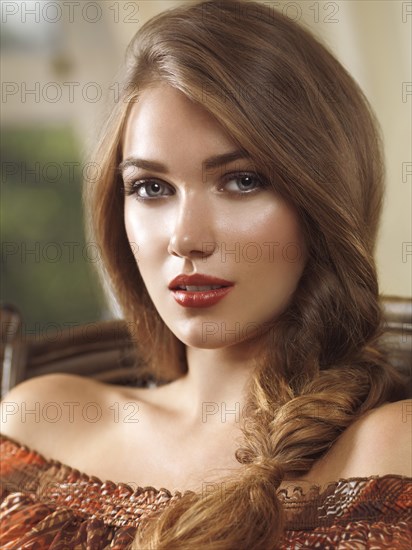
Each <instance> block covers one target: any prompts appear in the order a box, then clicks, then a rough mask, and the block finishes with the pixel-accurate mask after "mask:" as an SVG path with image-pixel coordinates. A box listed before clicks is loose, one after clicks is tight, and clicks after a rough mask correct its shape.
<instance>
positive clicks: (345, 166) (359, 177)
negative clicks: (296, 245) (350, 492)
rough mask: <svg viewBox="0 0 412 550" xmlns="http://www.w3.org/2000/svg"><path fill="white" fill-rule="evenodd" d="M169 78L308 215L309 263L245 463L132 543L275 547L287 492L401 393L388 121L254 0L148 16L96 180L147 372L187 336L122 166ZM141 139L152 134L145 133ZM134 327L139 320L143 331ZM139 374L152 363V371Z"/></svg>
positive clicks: (93, 223)
mask: <svg viewBox="0 0 412 550" xmlns="http://www.w3.org/2000/svg"><path fill="white" fill-rule="evenodd" d="M156 82H162V83H166V84H168V85H170V86H173V87H174V88H176V89H178V90H180V91H181V92H182V93H183V94H185V96H186V97H187V98H189V99H190V100H192V101H194V102H196V103H198V104H200V105H202V106H203V107H204V108H205V109H207V111H208V112H209V113H210V114H211V115H212V116H213V117H215V119H216V120H218V121H219V123H221V124H222V126H223V127H224V128H225V129H226V130H227V131H228V133H229V135H230V136H231V137H232V139H233V140H234V141H235V142H236V143H237V144H239V146H240V147H241V148H242V149H244V150H245V151H247V152H248V155H249V156H250V158H251V159H252V160H253V162H254V164H255V165H256V166H257V167H258V168H259V172H260V173H262V174H264V175H265V177H266V179H267V180H268V181H269V182H270V184H271V185H273V187H274V188H275V190H276V191H277V193H280V195H281V196H282V197H284V198H285V200H287V201H288V202H289V203H290V204H292V205H293V206H294V207H295V208H296V209H297V212H298V214H299V216H300V221H301V224H302V227H303V230H304V235H305V240H306V243H307V246H308V251H309V259H308V261H307V264H306V266H305V269H304V271H303V274H302V277H301V279H300V281H299V284H298V287H297V289H296V291H295V292H294V294H293V296H292V298H291V300H290V303H289V304H288V307H287V308H286V310H285V311H284V312H283V313H282V314H281V315H280V316H279V317H278V318H277V319H276V320H273V323H272V325H270V327H269V328H268V330H267V333H266V339H265V346H264V347H263V348H262V353H261V355H260V356H259V358H258V360H257V363H256V365H257V366H256V369H255V370H254V371H253V376H252V379H251V384H250V391H249V395H248V402H247V411H248V412H247V418H246V420H245V422H244V424H243V425H242V434H243V440H242V445H241V446H240V447H239V448H238V449H237V451H236V459H237V461H238V462H239V463H241V464H242V467H240V468H239V469H238V470H237V471H236V474H234V475H233V476H229V477H228V478H227V479H225V491H224V496H223V498H222V490H221V487H220V486H216V487H215V489H214V490H213V489H211V488H209V490H208V491H207V494H204V493H202V494H201V493H200V492H199V493H197V492H195V491H191V492H187V493H185V494H184V495H183V496H182V498H181V499H179V500H177V501H176V502H175V503H174V504H173V505H171V506H170V507H169V508H166V509H165V510H163V511H161V512H159V513H158V514H155V515H154V516H152V518H151V519H150V520H148V521H146V522H145V523H143V524H142V525H141V526H140V527H139V529H138V531H137V535H136V539H135V542H134V545H135V546H134V547H135V548H141V549H143V548H144V549H148V548H152V549H156V550H166V549H168V550H170V549H172V548H176V549H179V550H188V549H199V548H201V549H202V550H233V549H234V548H236V549H251V548H253V549H254V550H270V549H274V548H277V547H278V545H279V543H280V542H279V541H280V540H281V537H282V531H283V528H284V519H283V513H282V506H281V503H280V500H279V498H278V494H277V489H278V487H279V485H280V483H281V482H282V480H283V479H288V478H293V477H296V476H299V475H303V474H304V473H306V472H308V471H309V470H310V469H311V467H312V465H313V464H314V463H315V462H316V461H317V460H318V459H319V458H320V457H322V455H324V453H325V452H326V451H327V450H328V449H329V448H330V447H331V446H332V445H333V443H334V442H335V441H336V440H337V438H338V437H339V435H340V434H341V433H342V432H343V431H344V430H345V429H346V428H347V427H348V426H349V425H350V424H352V423H353V422H354V421H355V420H356V419H357V418H359V417H360V416H361V415H362V414H364V413H365V412H366V411H368V410H370V409H372V408H374V407H377V406H379V405H381V404H382V403H384V402H386V401H395V400H397V399H399V398H401V397H402V385H403V380H402V379H401V376H400V374H398V372H397V371H396V370H395V369H394V368H393V367H392V366H391V365H390V363H389V362H388V360H387V357H386V355H385V352H384V351H383V350H382V349H381V347H380V345H379V338H380V336H381V334H382V332H383V330H384V328H383V320H382V311H381V305H380V300H379V289H378V283H377V274H376V266H375V262H374V248H375V241H376V235H377V231H378V226H379V218H380V213H381V208H382V202H383V194H384V166H383V160H382V145H381V137H380V132H379V127H378V124H377V121H376V119H375V116H374V114H373V112H372V110H371V108H370V105H369V103H368V101H367V99H366V98H365V96H364V94H363V92H362V91H361V89H360V87H359V86H358V85H357V84H356V82H355V81H354V79H353V78H352V77H351V76H350V75H349V74H348V72H347V71H346V70H345V69H344V68H343V66H342V65H341V64H340V63H339V62H338V61H337V59H336V58H335V57H334V56H333V55H332V54H331V53H330V52H329V51H328V50H327V49H326V48H325V46H323V45H322V44H321V43H320V42H319V41H318V40H317V39H316V38H315V37H314V36H312V34H311V33H310V32H309V31H308V30H306V29H305V28H304V27H303V26H302V25H301V24H298V23H296V22H294V21H292V20H290V19H289V18H288V17H286V16H283V15H282V14H281V13H280V12H278V11H277V10H275V9H273V8H271V7H270V6H268V5H265V4H263V3H258V2H248V1H243V0H222V1H220V0H217V1H206V2H200V3H199V2H197V3H186V4H184V5H182V6H179V7H177V8H173V9H169V10H167V11H165V12H162V13H160V14H159V15H157V16H156V17H154V18H152V19H150V20H149V21H148V22H146V23H145V24H144V25H143V26H142V27H141V28H140V29H139V30H138V32H137V33H136V35H135V36H134V37H133V39H132V41H131V43H130V44H129V47H128V49H127V53H126V62H125V65H124V70H123V74H122V86H121V94H122V95H121V97H120V100H119V102H118V103H117V104H116V105H115V108H114V109H113V110H112V112H111V114H110V116H109V117H108V120H107V123H106V124H105V126H104V128H103V131H102V135H101V139H100V140H99V143H98V145H97V148H96V152H95V159H96V160H97V162H98V163H99V165H100V178H99V181H98V182H97V184H96V183H94V184H93V185H90V186H85V195H84V196H85V206H86V214H87V217H86V219H87V228H88V233H89V237H90V238H92V239H93V240H94V241H95V242H96V243H97V244H98V245H99V247H100V250H101V256H102V260H103V261H102V263H101V265H100V267H101V273H102V276H103V279H104V281H106V283H107V284H108V285H109V286H110V288H111V290H112V292H113V294H114V295H115V296H116V299H117V301H118V303H119V305H120V307H121V309H122V311H123V314H124V318H125V319H126V320H127V321H128V322H130V323H133V327H134V333H135V334H136V333H137V334H138V341H137V343H136V345H137V346H138V352H139V354H140V356H141V357H142V358H143V360H144V365H145V367H144V368H145V369H146V370H147V371H148V372H151V373H153V375H154V376H156V378H157V379H158V380H159V381H160V380H161V381H163V382H168V381H171V380H174V379H176V378H178V377H179V376H182V375H183V374H184V373H185V372H186V370H187V363H186V359H185V348H184V345H183V343H182V342H180V341H179V340H178V339H177V337H176V336H175V335H174V334H173V333H172V332H171V331H170V329H169V328H168V327H167V326H166V325H165V323H164V322H163V320H162V319H161V318H160V316H159V314H158V313H157V311H156V309H155V307H154V305H153V303H152V301H151V299H150V297H149V295H148V293H147V291H146V288H145V285H144V283H143V281H142V278H141V276H140V274H139V269H138V264H137V263H136V260H135V257H134V255H133V252H132V249H131V245H130V243H129V242H128V239H127V236H126V231H125V225H124V213H123V209H124V191H123V182H122V178H121V175H120V173H119V171H118V168H117V167H118V165H119V163H120V162H121V160H122V139H123V132H124V128H125V122H126V120H127V116H128V113H129V112H130V109H131V107H132V105H133V103H134V102H135V101H138V100H139V94H140V92H141V91H142V90H144V89H146V88H147V87H148V86H151V85H152V84H153V83H156ZM142 139H144V137H143V138H142ZM136 327H137V328H136ZM142 372H143V371H142Z"/></svg>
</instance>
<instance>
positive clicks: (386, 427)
mask: <svg viewBox="0 0 412 550" xmlns="http://www.w3.org/2000/svg"><path fill="white" fill-rule="evenodd" d="M356 424H358V425H357V426H356ZM354 428H355V430H354V433H355V435H356V437H357V439H358V440H359V441H360V442H362V448H363V450H364V452H365V453H366V452H367V451H369V454H370V455H372V454H374V455H375V456H376V457H377V458H376V459H375V460H376V462H377V464H378V465H379V468H380V469H382V470H384V471H385V472H386V473H393V474H400V475H407V476H412V399H405V400H403V401H396V402H394V403H385V404H384V405H382V406H380V407H378V408H376V409H372V410H371V411H369V412H368V413H367V414H366V415H364V417H362V418H360V419H359V421H358V422H357V423H355V426H354Z"/></svg>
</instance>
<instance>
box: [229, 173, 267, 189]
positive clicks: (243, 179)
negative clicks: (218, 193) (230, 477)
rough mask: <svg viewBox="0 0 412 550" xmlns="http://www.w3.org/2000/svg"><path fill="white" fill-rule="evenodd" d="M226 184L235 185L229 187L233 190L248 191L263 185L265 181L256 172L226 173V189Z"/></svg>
mask: <svg viewBox="0 0 412 550" xmlns="http://www.w3.org/2000/svg"><path fill="white" fill-rule="evenodd" d="M228 184H234V185H235V187H234V188H233V185H232V189H229V191H233V192H239V191H241V192H246V193H247V192H250V191H254V190H255V189H258V188H260V187H264V186H265V182H264V181H263V180H262V179H261V178H260V177H259V176H258V175H257V174H227V175H226V176H225V188H226V189H228V188H229V187H230V186H229V185H228Z"/></svg>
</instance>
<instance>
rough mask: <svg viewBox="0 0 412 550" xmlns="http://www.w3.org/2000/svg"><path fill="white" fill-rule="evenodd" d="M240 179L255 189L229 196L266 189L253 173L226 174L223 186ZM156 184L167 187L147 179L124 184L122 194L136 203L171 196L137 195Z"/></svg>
mask: <svg viewBox="0 0 412 550" xmlns="http://www.w3.org/2000/svg"><path fill="white" fill-rule="evenodd" d="M242 178H252V179H253V181H254V182H256V184H257V185H256V187H254V188H253V189H252V190H250V191H248V190H246V191H237V192H236V191H229V193H230V194H233V195H234V196H237V197H243V196H245V195H251V194H254V193H255V192H256V191H258V190H259V189H262V188H266V187H268V183H267V182H266V180H265V179H264V178H263V177H261V176H260V175H259V174H256V173H253V172H234V173H231V174H226V175H225V176H224V178H223V185H225V184H227V183H229V182H231V181H233V180H237V181H239V180H240V179H242ZM153 183H157V184H159V185H161V186H163V187H168V186H169V184H167V183H164V182H162V181H159V180H157V179H155V178H148V179H142V180H136V181H132V182H130V183H128V182H125V184H124V192H125V195H126V196H134V197H135V199H136V200H138V201H142V202H143V201H151V200H156V199H159V198H160V199H162V198H164V197H168V196H170V195H172V194H173V193H170V194H166V195H157V196H154V197H141V196H139V195H138V190H139V189H141V188H144V187H145V186H148V185H150V184H153Z"/></svg>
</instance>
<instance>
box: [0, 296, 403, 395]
mask: <svg viewBox="0 0 412 550" xmlns="http://www.w3.org/2000/svg"><path fill="white" fill-rule="evenodd" d="M382 307H383V313H384V318H385V326H386V332H385V333H384V335H383V337H382V344H383V345H384V346H385V348H386V349H387V350H388V353H389V358H390V360H391V362H392V364H393V365H394V366H395V367H396V368H398V369H399V370H401V371H402V372H404V373H405V374H406V375H407V376H408V380H411V379H412V376H411V375H412V372H411V364H412V299H411V298H397V297H391V296H385V297H383V298H382ZM0 361H1V364H2V371H1V395H2V396H4V395H5V394H6V393H7V392H8V391H9V390H10V389H11V388H12V387H13V386H15V385H16V384H18V383H19V382H21V381H23V380H26V379H28V378H32V377H34V376H40V375H42V374H48V373H54V372H62V373H72V374H78V375H83V376H88V377H91V378H95V379H97V380H101V381H103V382H107V383H111V384H126V385H127V384H133V385H135V386H140V387H148V386H151V385H153V384H154V383H155V380H154V379H153V377H151V376H150V375H147V374H143V373H144V371H143V370H142V368H143V364H142V362H141V360H139V357H138V356H137V352H136V349H135V347H134V345H133V341H132V339H131V337H130V335H129V332H128V330H127V325H126V323H125V322H124V321H121V320H112V321H102V322H97V323H90V324H85V325H80V326H76V327H71V328H67V329H65V330H56V332H55V333H47V334H42V335H29V336H28V335H25V334H23V320H22V316H21V314H20V313H19V311H18V310H17V309H16V308H15V307H13V306H10V305H3V306H2V308H1V348H0ZM406 391H407V394H408V395H409V396H412V388H411V385H410V384H409V387H408V388H407V390H406Z"/></svg>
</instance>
